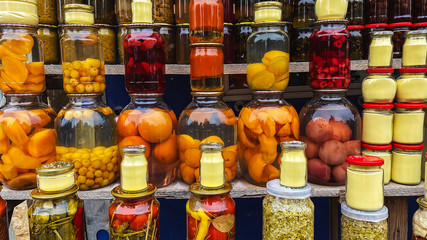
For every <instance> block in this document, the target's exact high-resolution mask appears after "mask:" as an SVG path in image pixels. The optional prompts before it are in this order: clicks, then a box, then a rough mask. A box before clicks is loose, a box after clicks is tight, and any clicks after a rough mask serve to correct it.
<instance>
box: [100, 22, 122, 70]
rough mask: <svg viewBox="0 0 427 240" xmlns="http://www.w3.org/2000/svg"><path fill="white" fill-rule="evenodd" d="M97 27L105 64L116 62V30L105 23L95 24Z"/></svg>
mask: <svg viewBox="0 0 427 240" xmlns="http://www.w3.org/2000/svg"><path fill="white" fill-rule="evenodd" d="M95 26H96V27H98V28H99V30H98V35H99V38H100V40H101V43H102V48H103V52H104V61H105V63H106V64H116V63H117V58H116V55H117V47H116V39H117V38H116V32H115V31H114V28H113V26H111V25H106V24H96V25H95Z"/></svg>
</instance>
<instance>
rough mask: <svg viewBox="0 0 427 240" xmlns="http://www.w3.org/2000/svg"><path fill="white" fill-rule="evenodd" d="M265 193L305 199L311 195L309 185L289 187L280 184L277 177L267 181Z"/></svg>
mask: <svg viewBox="0 0 427 240" xmlns="http://www.w3.org/2000/svg"><path fill="white" fill-rule="evenodd" d="M267 193H268V194H270V195H273V196H275V197H280V198H288V199H306V198H309V197H310V196H311V186H310V185H308V184H307V185H306V186H305V187H303V188H290V187H286V186H283V185H282V184H280V180H279V179H274V180H271V181H268V183H267Z"/></svg>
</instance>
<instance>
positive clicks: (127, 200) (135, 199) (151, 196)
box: [116, 193, 154, 203]
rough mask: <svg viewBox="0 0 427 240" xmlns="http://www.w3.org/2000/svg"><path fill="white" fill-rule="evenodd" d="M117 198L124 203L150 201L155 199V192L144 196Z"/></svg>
mask: <svg viewBox="0 0 427 240" xmlns="http://www.w3.org/2000/svg"><path fill="white" fill-rule="evenodd" d="M116 199H117V200H119V201H123V202H124V203H137V202H142V201H150V200H152V199H154V193H152V194H149V195H147V196H143V197H126V198H121V197H116Z"/></svg>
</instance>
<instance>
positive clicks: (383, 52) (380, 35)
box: [368, 31, 393, 68]
mask: <svg viewBox="0 0 427 240" xmlns="http://www.w3.org/2000/svg"><path fill="white" fill-rule="evenodd" d="M371 35H372V41H371V44H370V46H369V61H368V67H369V68H392V65H393V62H392V59H393V41H392V40H391V38H392V36H393V32H391V31H378V32H372V33H371Z"/></svg>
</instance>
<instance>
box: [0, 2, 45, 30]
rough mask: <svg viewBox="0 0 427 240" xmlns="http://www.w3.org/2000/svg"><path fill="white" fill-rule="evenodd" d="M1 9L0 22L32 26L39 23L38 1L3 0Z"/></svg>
mask: <svg viewBox="0 0 427 240" xmlns="http://www.w3.org/2000/svg"><path fill="white" fill-rule="evenodd" d="M39 2H40V1H39ZM0 9H1V10H2V17H1V19H0V24H25V25H32V26H37V24H39V16H38V13H37V2H36V1H22V0H8V1H1V2H0Z"/></svg>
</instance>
